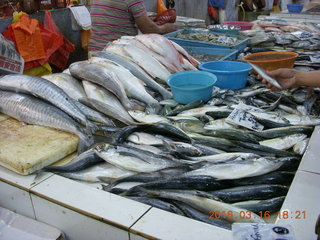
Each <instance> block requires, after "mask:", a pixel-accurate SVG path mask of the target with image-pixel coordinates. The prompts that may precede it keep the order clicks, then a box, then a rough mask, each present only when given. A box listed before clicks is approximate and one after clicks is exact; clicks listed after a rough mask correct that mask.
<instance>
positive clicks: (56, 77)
mask: <svg viewBox="0 0 320 240" xmlns="http://www.w3.org/2000/svg"><path fill="white" fill-rule="evenodd" d="M42 78H44V79H47V80H49V81H50V82H52V83H54V84H55V85H57V86H58V87H60V88H61V89H62V90H63V91H65V93H66V94H68V95H69V97H71V98H73V99H75V100H78V99H79V98H82V97H86V94H85V92H84V90H83V87H82V85H81V83H80V82H79V80H78V79H76V78H74V77H72V76H71V75H70V74H67V73H52V74H48V75H45V76H42Z"/></svg>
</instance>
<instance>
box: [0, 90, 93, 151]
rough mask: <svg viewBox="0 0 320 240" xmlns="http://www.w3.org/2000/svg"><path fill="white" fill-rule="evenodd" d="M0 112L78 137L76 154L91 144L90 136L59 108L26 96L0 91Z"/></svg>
mask: <svg viewBox="0 0 320 240" xmlns="http://www.w3.org/2000/svg"><path fill="white" fill-rule="evenodd" d="M0 112H2V113H5V114H7V115H9V116H11V117H13V118H16V119H18V120H19V121H21V122H25V123H28V124H35V125H40V126H45V127H50V128H55V129H59V130H63V131H66V132H70V133H73V134H76V135H77V136H79V138H80V141H79V145H78V152H83V150H84V149H85V148H86V147H89V146H91V145H92V144H93V139H92V137H91V135H88V134H87V133H86V132H84V131H83V129H82V128H81V126H80V125H79V124H77V123H76V122H75V121H74V120H73V119H72V118H70V117H69V115H67V114H66V113H65V112H63V111H61V110H60V109H59V108H57V107H55V106H53V105H51V104H48V103H46V102H44V101H42V100H39V99H37V98H35V97H32V96H30V95H26V94H18V93H12V92H5V91H0Z"/></svg>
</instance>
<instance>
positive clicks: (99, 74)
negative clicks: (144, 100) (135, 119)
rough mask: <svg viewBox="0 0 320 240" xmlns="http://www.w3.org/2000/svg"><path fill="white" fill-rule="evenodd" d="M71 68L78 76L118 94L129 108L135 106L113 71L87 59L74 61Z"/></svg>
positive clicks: (72, 72)
mask: <svg viewBox="0 0 320 240" xmlns="http://www.w3.org/2000/svg"><path fill="white" fill-rule="evenodd" d="M69 69H70V72H71V74H72V75H73V76H75V77H76V78H79V79H81V80H86V81H89V82H93V83H96V84H98V85H100V86H102V87H104V88H106V89H108V90H109V91H110V92H112V93H113V94H114V95H116V96H117V98H118V99H119V100H120V101H121V103H122V104H123V106H124V107H125V108H126V109H127V110H131V109H133V108H134V105H133V104H132V103H131V102H130V100H129V98H128V97H127V94H126V92H125V89H124V87H123V84H122V83H121V81H120V80H119V79H118V77H117V76H116V75H115V74H114V73H113V72H112V71H110V70H108V69H106V68H104V67H102V66H100V65H98V64H93V63H88V62H87V61H81V62H75V63H72V64H71V65H70V66H69Z"/></svg>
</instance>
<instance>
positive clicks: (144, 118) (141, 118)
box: [128, 110, 170, 124]
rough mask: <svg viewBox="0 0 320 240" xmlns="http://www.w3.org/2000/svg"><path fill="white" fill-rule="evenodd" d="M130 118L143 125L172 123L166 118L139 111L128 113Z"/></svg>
mask: <svg viewBox="0 0 320 240" xmlns="http://www.w3.org/2000/svg"><path fill="white" fill-rule="evenodd" d="M128 113H129V114H130V116H131V117H132V118H133V119H134V120H136V121H138V122H141V123H151V124H152V123H157V122H170V121H169V120H168V119H166V118H165V117H162V116H159V115H157V114H147V113H145V112H141V111H138V110H133V111H128Z"/></svg>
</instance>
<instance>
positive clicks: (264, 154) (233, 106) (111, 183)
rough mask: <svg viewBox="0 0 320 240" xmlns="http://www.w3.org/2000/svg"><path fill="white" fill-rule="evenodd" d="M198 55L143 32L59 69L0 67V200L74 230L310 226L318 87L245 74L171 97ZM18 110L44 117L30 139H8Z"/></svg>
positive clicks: (119, 235)
mask: <svg viewBox="0 0 320 240" xmlns="http://www.w3.org/2000/svg"><path fill="white" fill-rule="evenodd" d="M199 64H200V62H199V61H198V60H197V59H196V58H194V57H192V56H191V55H190V54H189V53H188V52H187V51H186V50H185V49H184V48H183V47H181V46H179V45H178V44H176V43H175V42H173V41H170V40H169V39H167V38H166V37H163V36H161V35H156V34H144V35H138V36H136V37H132V38H125V37H124V38H121V39H119V40H116V41H114V42H113V43H112V44H110V45H108V46H107V47H106V48H105V49H104V50H103V51H101V52H97V53H95V54H93V56H92V57H91V58H90V59H88V60H87V61H78V62H74V63H73V64H71V65H70V66H69V68H68V70H67V71H65V72H64V73H57V74H50V75H46V76H44V77H42V78H39V77H32V76H26V75H5V76H3V77H2V78H0V88H1V91H0V99H1V102H0V110H1V112H2V113H4V114H6V115H5V116H3V117H2V118H1V121H0V123H1V124H0V136H1V141H3V144H1V148H0V162H1V165H2V166H3V167H1V168H0V172H1V174H0V179H1V182H0V194H1V195H0V205H1V206H3V207H5V208H8V209H10V210H12V211H16V212H17V213H20V214H23V215H26V216H28V217H31V218H35V219H37V220H39V221H42V222H45V223H48V224H50V225H53V226H55V227H57V228H59V229H61V230H62V231H63V232H65V233H66V235H67V238H68V239H71V240H72V239H80V240H81V239H102V238H108V239H198V238H201V239H232V231H231V225H232V223H238V222H239V223H242V222H246V223H266V222H268V223H276V224H278V223H279V224H289V225H290V226H291V228H292V229H293V231H294V234H295V236H296V238H297V239H304V238H306V239H312V238H314V237H315V233H314V227H315V222H316V219H317V217H318V215H319V211H318V209H317V202H316V201H317V199H318V197H319V192H320V191H319V186H318V185H317V184H316V183H317V182H318V181H319V178H320V176H319V174H320V169H319V165H318V164H317V158H316V157H315V156H316V144H317V142H318V141H319V138H320V135H319V134H320V133H319V131H320V129H319V126H317V125H319V123H320V118H319V115H320V114H319V103H320V102H319V99H318V92H317V90H315V91H314V92H313V93H312V94H311V95H310V96H309V95H308V92H307V90H306V88H299V89H295V90H287V91H282V92H272V91H271V90H270V89H267V88H266V87H265V85H264V84H261V83H260V82H259V81H257V80H256V77H255V75H252V74H251V75H249V77H248V79H247V81H248V82H247V85H246V87H245V88H241V89H233V90H231V89H222V88H221V89H220V88H216V87H215V88H213V89H214V91H211V92H212V95H211V98H210V100H209V101H204V100H202V99H201V98H200V99H198V100H194V101H192V102H189V103H187V104H179V100H177V98H176V95H175V94H174V92H171V90H170V88H169V87H168V84H169V83H168V82H167V81H170V79H171V77H172V76H174V75H175V74H181V73H179V72H183V73H184V74H188V72H186V70H191V71H193V72H198V69H197V67H199ZM242 64H244V65H247V66H248V68H247V73H248V71H249V70H250V69H251V67H250V65H249V64H245V63H242ZM200 66H201V65H200ZM255 70H256V71H258V72H259V71H260V70H259V69H256V68H255ZM202 73H203V72H202ZM206 74H207V75H208V76H210V77H211V78H213V77H212V76H214V75H212V74H210V73H206ZM128 79H130V81H128ZM168 79H169V80H168ZM215 80H216V79H215ZM199 81H200V80H199ZM188 87H189V88H191V87H192V88H195V87H196V86H188ZM211 87H213V86H211ZM13 90H14V92H13ZM172 94H173V96H172ZM177 101H178V102H177ZM7 116H10V118H9V117H7ZM13 118H15V119H17V120H19V121H20V122H24V123H28V124H34V125H38V126H36V128H34V129H33V130H32V128H31V130H30V129H29V131H34V134H35V140H32V139H26V142H28V144H25V145H24V146H21V145H20V147H18V145H17V146H15V148H13V147H12V146H13V145H14V144H12V143H11V144H10V143H9V144H7V140H9V139H10V140H11V142H16V141H18V140H22V139H23V136H25V135H24V134H25V131H26V130H25V128H26V127H28V128H29V127H32V125H28V126H25V125H22V124H21V123H19V122H18V121H16V120H14V119H13ZM13 123H14V124H15V125H16V128H10V126H11V125H12V124H13ZM40 126H41V127H40ZM47 128H49V129H47ZM45 130H50V131H51V130H52V131H56V133H57V134H53V135H54V136H55V137H58V136H59V139H55V138H54V139H51V138H50V137H46V135H45ZM36 131H38V133H37V132H36ZM58 133H59V134H58ZM60 133H61V134H63V135H60ZM47 134H49V133H47ZM27 135H30V134H27ZM36 135H41V137H39V139H37V138H36ZM70 136H72V138H71V139H70V140H69V139H68V138H69V137H70ZM41 143H50V144H52V146H53V147H50V148H49V149H50V150H52V151H49V152H48V149H47V148H48V144H41ZM5 144H7V145H5ZM50 146H51V145H50ZM9 147H11V148H9ZM23 147H25V148H27V149H28V150H29V151H31V153H29V155H27V154H26V152H25V149H24V148H23ZM62 149H65V150H64V151H62ZM21 152H22V153H21ZM17 153H20V155H19V156H20V158H14V157H12V156H15V155H17ZM58 153H61V155H59V154H58ZM30 157H34V158H35V159H36V160H34V161H32V162H31V161H26V159H28V160H29V159H30ZM4 159H5V160H6V161H4ZM60 159H61V161H57V160H60ZM14 162H17V163H19V164H18V166H20V165H21V164H22V163H25V162H27V165H31V166H29V167H27V166H24V168H22V170H23V171H22V170H21V168H20V169H19V168H18V167H17V165H14ZM53 162H56V163H55V164H53V165H51V163H53ZM8 166H11V168H10V169H12V170H14V171H16V172H19V173H20V174H18V173H15V172H14V171H11V170H9V169H7V168H8ZM21 174H29V175H27V176H22V175H21ZM84 226H85V227H84ZM186 227H187V228H186ZM301 229H303V230H301Z"/></svg>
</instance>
